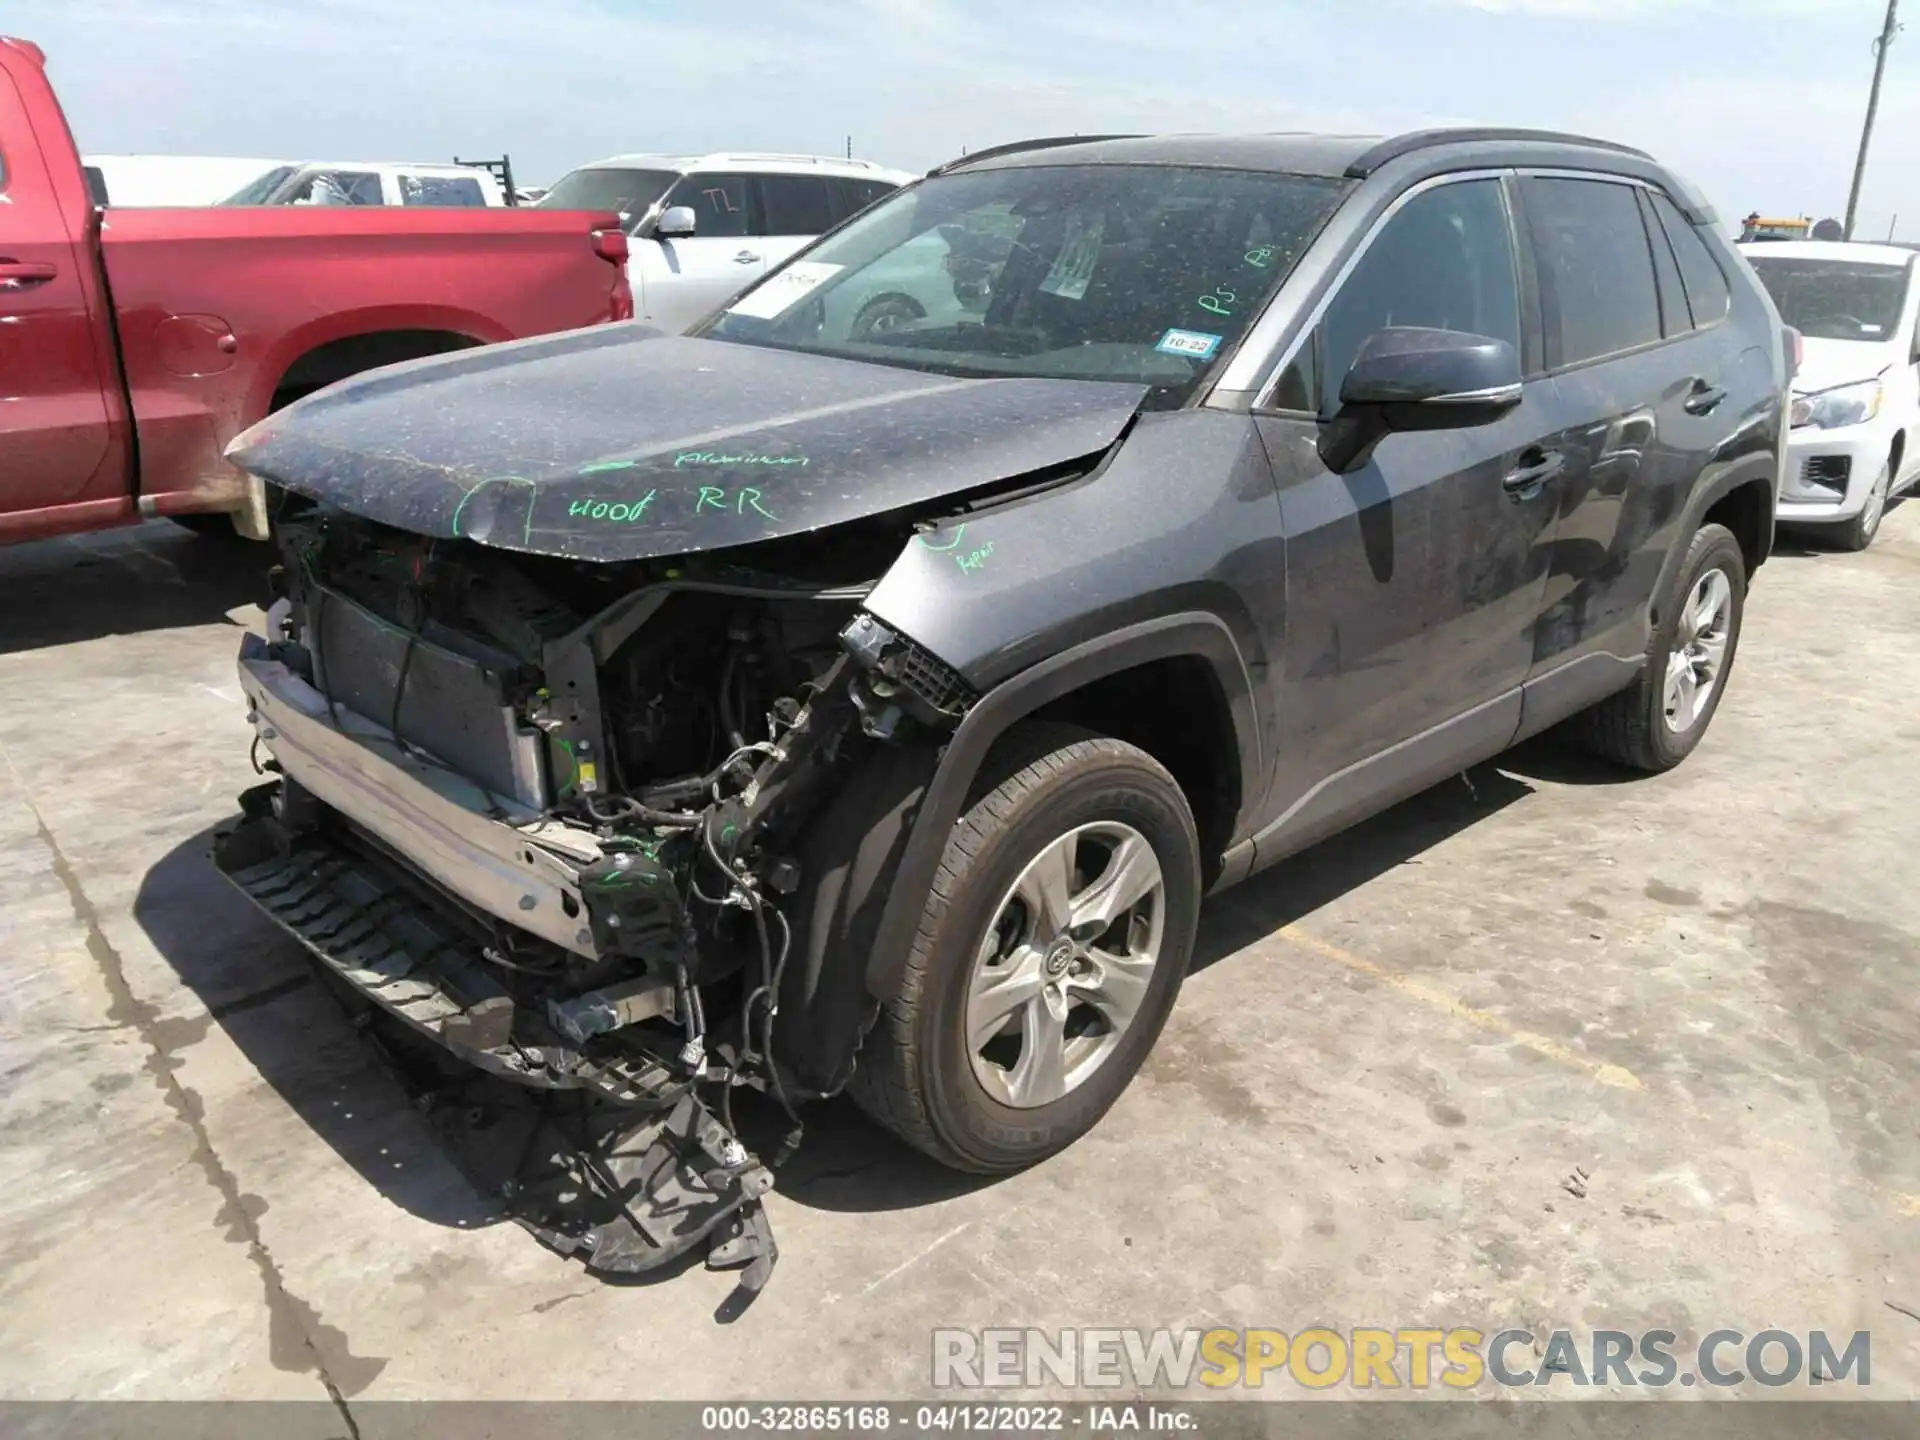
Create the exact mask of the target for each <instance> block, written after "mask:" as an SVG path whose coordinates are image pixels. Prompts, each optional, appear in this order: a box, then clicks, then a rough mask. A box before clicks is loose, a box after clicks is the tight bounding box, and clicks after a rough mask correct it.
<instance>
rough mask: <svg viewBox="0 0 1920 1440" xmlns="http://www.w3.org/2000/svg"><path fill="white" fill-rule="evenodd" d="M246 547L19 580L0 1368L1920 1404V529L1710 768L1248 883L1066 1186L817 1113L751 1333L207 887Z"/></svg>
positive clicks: (124, 1383)
mask: <svg viewBox="0 0 1920 1440" xmlns="http://www.w3.org/2000/svg"><path fill="white" fill-rule="evenodd" d="M260 564H261V562H260V560H259V558H258V556H257V555H256V554H254V553H253V552H245V553H243V554H240V555H238V556H237V557H236V553H235V552H234V550H233V549H232V548H231V547H221V546H218V545H212V544H208V543H206V542H202V541H198V540H195V539H192V538H190V537H188V536H186V535H184V534H181V533H178V532H176V531H174V530H172V529H170V528H169V527H167V526H165V525H158V526H154V527H149V528H147V529H145V530H141V531H137V532H129V533H122V534H116V535H110V536H99V537H88V538H83V539H78V540H71V541H62V542H56V543H51V544H46V545H35V546H24V547H16V548H13V549H10V550H5V551H0V695H4V697H5V702H4V704H0V964H4V966H5V973H6V985H5V987H4V989H0V1395H4V1396H7V1397H11V1398H16V1399H19V1398H35V1397H44V1398H67V1397H80V1398H122V1399H125V1398H161V1397H193V1398H210V1397H240V1398H271V1397H298V1398H310V1399H325V1398H326V1396H327V1395H328V1394H329V1393H330V1392H331V1393H332V1394H334V1395H336V1396H337V1397H338V1398H339V1399H340V1400H341V1401H342V1402H344V1403H345V1404H346V1405H348V1406H349V1407H351V1406H352V1405H353V1404H354V1403H356V1402H359V1401H362V1400H364V1401H367V1402H372V1401H376V1400H382V1399H407V1398H417V1397H466V1398H486V1397H522V1398H528V1397H585V1396H593V1397H607V1398H614V1397H680V1398H718V1397H747V1396H754V1397H774V1398H781V1397H784V1398H800V1397H856V1396H888V1395H891V1396H904V1395H923V1396H924V1395H925V1394H927V1393H928V1391H929V1388H930V1378H931V1377H930V1373H929V1356H930V1339H929V1333H930V1331H931V1330H932V1328H933V1327H935V1326H960V1327H982V1326H990V1325H1015V1326H1038V1327H1043V1328H1047V1329H1053V1328H1056V1327H1065V1326H1163V1325H1164V1326H1174V1327H1186V1326H1200V1327H1205V1326H1212V1325H1225V1326H1233V1327H1239V1326H1263V1327H1274V1328H1277V1329H1280V1330H1283V1331H1288V1332H1297V1331H1298V1330H1300V1329H1302V1328H1305V1327H1307V1326H1308V1325H1311V1324H1316V1323H1318V1324H1326V1325H1331V1326H1333V1327H1335V1328H1338V1329H1345V1328H1347V1327H1350V1326H1356V1325H1383V1326H1399V1327H1410V1326H1421V1325H1430V1326H1436V1327H1445V1326H1449V1325H1456V1324H1463V1325H1470V1326H1473V1327H1475V1328H1478V1329H1482V1330H1484V1331H1487V1332H1492V1331H1494V1330H1497V1329H1500V1328H1503V1327H1506V1326H1508V1325H1517V1326H1521V1327H1528V1328H1531V1329H1533V1330H1535V1331H1536V1332H1538V1333H1541V1334H1544V1333H1545V1332H1547V1331H1550V1330H1552V1329H1554V1328H1557V1327H1561V1326H1565V1327H1570V1328H1572V1329H1574V1330H1576V1331H1579V1332H1582V1333H1584V1332H1586V1331H1587V1330H1589V1329H1592V1328H1603V1327H1612V1328H1617V1329H1624V1330H1642V1329H1646V1328H1649V1327H1665V1328H1669V1329H1672V1330H1675V1331H1677V1332H1679V1335H1680V1348H1681V1349H1682V1350H1683V1351H1684V1349H1685V1347H1686V1346H1688V1345H1689V1344H1691V1343H1693V1342H1696V1341H1697V1340H1698V1339H1699V1338H1700V1337H1701V1336H1702V1335H1703V1334H1705V1333H1706V1332H1708V1331H1711V1330H1714V1329H1716V1328H1721V1327H1728V1328H1737V1329H1741V1330H1744V1331H1747V1332H1749V1333H1751V1332H1755V1331H1759V1330H1761V1329H1765V1328H1767V1327H1770V1326H1772V1327H1780V1328H1785V1329H1789V1330H1797V1331H1800V1332H1801V1333H1803V1334H1804V1332H1806V1331H1807V1330H1809V1329H1824V1330H1826V1331H1828V1332H1839V1333H1841V1334H1846V1333H1850V1332H1852V1331H1855V1330H1868V1331H1870V1332H1871V1333H1872V1336H1873V1350H1872V1365H1873V1388H1872V1392H1871V1393H1872V1394H1874V1395H1878V1396H1898V1397H1905V1398H1914V1397H1920V1134H1916V1130H1917V1127H1920V1121H1917V1120H1916V1117H1920V1071H1917V1070H1916V1066H1915V1064H1914V1056H1915V1052H1916V1049H1920V1003H1917V1002H1916V1000H1915V996H1914V985H1915V981H1916V979H1917V978H1920V902H1916V898H1915V891H1916V886H1917V884H1920V862H1917V861H1916V855H1915V852H1916V848H1917V847H1920V719H1917V718H1916V709H1915V706H1916V698H1915V697H1916V687H1915V682H1916V679H1917V678H1920V503H1914V504H1909V505H1907V506H1905V507H1903V508H1900V509H1898V510H1896V511H1895V512H1894V513H1893V514H1892V515H1890V516H1889V518H1888V520H1887V522H1886V527H1885V530H1884V532H1883V534H1882V538H1881V539H1880V541H1879V543H1878V544H1877V545H1876V546H1875V547H1874V548H1873V549H1872V550H1871V551H1870V552H1868V553H1867V554H1865V555H1860V556H1846V555H1838V554H1829V553H1809V552H1804V551H1797V550H1794V549H1792V548H1789V549H1788V550H1787V552H1786V553H1783V554H1781V555H1780V556H1779V557H1778V558H1776V559H1775V560H1774V561H1773V562H1772V563H1770V564H1769V565H1768V566H1767V568H1766V569H1765V571H1764V572H1763V573H1762V575H1761V576H1760V578H1759V581H1758V584H1757V587H1756V589H1755V591H1754V593H1753V597H1752V601H1751V606H1750V609H1749V611H1748V616H1747V628H1746V634H1745V638H1744V643H1743V645H1742V647H1741V651H1740V656H1739V662H1738V665H1737V668H1736V671H1735V673H1734V675H1733V681H1732V689H1731V692H1730V693H1729V695H1728V696H1727V698H1726V703H1725V704H1724V705H1723V706H1722V708H1721V710H1720V712H1719V716H1718V719H1717V721H1716V722H1715V725H1714V729H1713V732H1712V734H1711V735H1710V736H1709V737H1708V739H1707V741H1706V743H1705V745H1704V747H1703V748H1702V749H1701V750H1700V751H1699V753H1697V754H1696V755H1695V756H1694V757H1693V758H1692V760H1691V761H1689V763H1688V764H1687V765H1685V766H1684V767H1683V768H1682V769H1681V770H1680V771H1678V772H1677V773H1675V774H1673V775H1670V776H1667V777H1664V778H1661V779H1656V780H1644V779H1629V778H1627V777H1624V776H1621V775H1619V774H1616V773H1613V772H1609V771H1606V770H1603V769H1600V768H1598V767H1596V766H1594V765H1591V764H1589V763H1586V762H1584V761H1581V760H1579V759H1577V758H1575V757H1574V756H1572V755H1570V754H1569V753H1567V752H1565V751H1564V750H1562V749H1560V748H1557V747H1556V746H1554V745H1552V744H1536V745H1534V746H1531V747H1529V748H1528V749H1527V750H1525V751H1524V752H1523V753H1520V754H1517V755H1514V756H1510V757H1507V758H1506V759H1504V760H1503V761H1502V762H1501V763H1499V764H1498V765H1494V766H1487V767H1483V768H1481V769H1479V770H1476V771H1475V772H1473V773H1472V775H1471V776H1470V777H1469V780H1470V783H1466V782H1462V781H1454V782H1450V783H1448V784H1446V785H1443V786H1441V787H1439V788H1438V789H1436V790H1433V791H1431V792H1429V793H1428V794H1426V795H1424V796H1421V797H1419V798H1418V799H1416V800H1414V801H1412V802H1410V803H1408V804H1406V805H1403V806H1401V807H1399V808H1398V809H1396V810H1394V811H1392V812H1391V813H1390V814H1388V815H1386V816H1383V817H1381V818H1380V819H1378V820H1376V821H1374V822H1372V823H1370V824H1368V825H1366V826H1364V827H1362V828H1361V829H1359V830H1357V831H1355V832H1353V833H1350V834H1349V835H1347V836H1345V837H1343V838H1341V839H1339V840H1336V841H1334V842H1332V843H1330V844H1327V845H1325V846H1322V847H1321V848H1320V849H1319V850H1318V851H1316V852H1314V853H1312V854H1310V855H1308V856H1306V857H1303V858H1302V859H1300V860H1298V861H1296V862H1293V863H1291V864H1289V865H1286V866H1284V867H1282V868H1280V869H1279V870H1278V871H1275V872H1271V873H1269V874H1267V875H1264V876H1262V877H1260V878H1258V879H1256V880H1254V881H1253V882H1250V883H1249V884H1248V885H1246V886H1244V887H1243V888H1242V889H1240V890H1239V891H1236V892H1234V893H1232V894H1231V895H1229V896H1225V897H1222V898H1220V899H1219V900H1216V901H1215V902H1213V903H1212V904H1211V905H1210V907H1209V910H1208V913H1207V916H1206V919H1205V923H1204V925H1203V928H1202V935H1201V944H1200V951H1201V954H1200V958H1199V961H1198V963H1197V965H1196V969H1195V973H1194V974H1193V975H1192V977H1191V978H1190V979H1189V980H1188V982H1187V985H1186V990H1185V993H1184V995H1183V996H1182V999H1181V1002H1180V1006H1179V1009H1178V1011H1177V1012H1176V1014H1175V1016H1174V1018H1173V1020H1172V1022H1171V1024H1170V1026H1169V1029H1168V1031H1167V1033H1166V1035H1165V1037H1164V1039H1163V1040H1162V1042H1161V1045H1160V1047H1159V1050H1158V1052H1157V1054H1156V1055H1155V1057H1154V1059H1153V1061H1152V1062H1151V1065H1150V1068H1149V1070H1148V1071H1147V1073H1146V1074H1145V1075H1144V1076H1143V1077H1142V1078H1141V1080H1140V1081H1139V1082H1137V1083H1136V1084H1135V1085H1134V1086H1133V1087H1132V1089H1131V1091H1130V1092H1129V1093H1128V1094H1127V1095H1126V1096H1125V1097H1124V1099H1123V1100H1122V1101H1121V1103H1120V1105H1119V1106H1118V1107H1117V1109H1116V1110H1115V1111H1114V1113H1113V1114H1112V1115H1111V1116H1110V1117H1109V1118H1108V1119H1107V1121H1106V1122H1105V1123H1104V1124H1102V1125H1101V1126H1100V1127H1099V1128H1098V1130H1097V1131H1096V1132H1095V1133H1094V1134H1093V1135H1091V1136H1090V1137H1089V1138H1088V1139H1087V1140H1085V1141H1084V1142H1083V1143H1081V1144H1079V1145H1077V1146H1075V1147H1074V1148H1073V1149H1072V1150H1071V1151H1070V1152H1069V1153H1067V1154H1066V1155H1064V1156H1062V1157H1060V1158H1059V1159H1057V1160H1055V1161H1054V1162H1052V1163H1051V1164H1048V1165H1045V1166H1042V1167H1040V1168H1039V1169H1037V1170H1035V1171H1033V1172H1030V1173H1028V1174H1024V1175H1021V1176H1017V1177H1015V1178H1012V1179H1007V1180H1001V1181H998V1182H994V1183H982V1182H979V1181H976V1180H970V1179H963V1178H958V1177H955V1176H953V1175H950V1174H947V1173H944V1172H942V1171H940V1170H939V1169H937V1168H935V1167H934V1166H932V1165H931V1164H930V1163H927V1162H923V1161H922V1160H920V1159H918V1158H917V1157H916V1156H914V1155H912V1154H910V1153H908V1152H906V1151H905V1150H903V1149H902V1148H900V1147H899V1146H897V1145H895V1144H894V1143H892V1142H891V1141H889V1140H888V1139H887V1138H885V1137H883V1136H882V1135H880V1134H879V1133H878V1132H876V1131H875V1130H873V1129H871V1128H870V1127H869V1126H867V1125H866V1124H865V1123H864V1121H862V1120H861V1119H860V1118H859V1117H858V1116H857V1115H856V1114H854V1113H853V1112H852V1111H851V1110H850V1109H848V1108H842V1107H829V1108H828V1109H826V1110H825V1111H824V1112H823V1113H821V1114H820V1115H819V1116H818V1117H817V1123H816V1124H815V1126H814V1132H815V1133H814V1136H813V1138H812V1139H811V1140H810V1141H809V1144H808V1147H807V1148H806V1150H804V1151H803V1152H802V1155H801V1157H800V1158H799V1159H797V1160H796V1161H795V1162H794V1165H793V1167H792V1168H791V1171H790V1172H789V1173H787V1174H786V1175H785V1176H784V1177H783V1180H782V1188H781V1190H780V1191H779V1192H778V1193H776V1194H775V1195H774V1196H773V1198H772V1200H771V1202H770V1204H771V1213H772V1217H773V1220H774V1224H775V1228H776V1230H777V1232H778V1234H779V1237H780V1240H781V1244H782V1247H783V1251H784V1255H783V1258H782V1260H781V1262H780V1266H779V1269H778V1271H777V1273H776V1274H775V1277H774V1280H773V1283H772V1285H771V1287H770V1288H769V1290H768V1291H767V1293H766V1294H765V1295H764V1296H763V1297H762V1299H761V1300H760V1301H759V1303H758V1304H757V1305H756V1306H754V1307H753V1308H752V1309H751V1310H750V1311H748V1313H747V1314H746V1315H745V1316H744V1318H742V1319H740V1320H739V1321H738V1322H737V1323H735V1324H732V1325H731V1326H722V1325H719V1324H717V1323H716V1322H715V1320H714V1319H713V1313H714V1311H715V1309H716V1307H717V1306H718V1305H719V1304H720V1302H721V1301H722V1300H723V1299H724V1297H725V1296H726V1294H727V1292H728V1290H729V1289H730V1288H731V1285H732V1279H731V1278H730V1277H727V1276H720V1275H713V1274H709V1273H707V1272H706V1271H704V1270H703V1269H700V1268H698V1267H697V1266H696V1267H693V1268H690V1269H687V1270H686V1271H685V1272H684V1273H680V1274H676V1275H674V1276H672V1277H670V1278H668V1279H666V1280H664V1281H661V1282H659V1283H655V1284H651V1285H636V1286H616V1285H609V1284H605V1283H601V1282H599V1281H596V1280H594V1279H592V1278H590V1277H588V1276H587V1275H586V1274H584V1273H583V1272H582V1271H581V1270H580V1268H579V1267H578V1266H577V1265H574V1264H571V1263H568V1262H564V1261H562V1260H559V1259H557V1258H555V1257H554V1256H552V1255H551V1254H549V1253H548V1252H546V1251H545V1250H543V1249H541V1248H540V1247H539V1246H538V1245H537V1244H536V1243H535V1242H534V1241H533V1240H532V1239H531V1238H530V1237H529V1236H527V1235H526V1234H525V1233H523V1232H522V1231H521V1230H520V1229H518V1228H517V1227H516V1226H514V1225H512V1224H510V1223H505V1222H502V1221H501V1220H500V1219H499V1217H498V1215H497V1214H496V1213H495V1212H494V1210H493V1209H492V1207H491V1206H490V1205H489V1204H488V1203H487V1202H486V1201H484V1200H483V1199H481V1198H480V1197H478V1196H476V1195H475V1194H474V1193H473V1192H472V1191H471V1190H470V1189H469V1188H468V1186H467V1185H466V1184H465V1183H464V1182H463V1181H462V1180H461V1178H460V1177H459V1176H458V1174H457V1173H455V1172H454V1171H453V1169H452V1168H451V1167H450V1165H449V1164H448V1162H447V1161H446V1160H445V1159H444V1158H443V1157H442V1156H441V1155H440V1154H439V1152H438V1151H437V1150H436V1149H435V1147H434V1145H433V1143H432V1141H431V1140H430V1139H429V1137H428V1135H427V1132H426V1130H425V1128H424V1125H423V1122H422V1121H421V1120H420V1118H419V1117H418V1116H417V1115H416V1114H415V1113H414V1112H413V1111H412V1110H411V1109H409V1108H408V1107H407V1105H406V1104H405V1102H404V1101H403V1099H402V1097H401V1095H400V1094H399V1092H398V1090H397V1089H396V1087H395V1086H394V1084H393V1083H392V1082H391V1081H390V1080H389V1079H388V1078H387V1077H386V1075H385V1073H384V1072H383V1071H382V1070H381V1069H379V1068H378V1066H377V1065H376V1064H375V1063H374V1062H373V1060H372V1059H371V1058H370V1056H369V1054H368V1053H367V1051H366V1050H365V1048H364V1047H363V1045H362V1043H361V1042H360V1040H359V1038H358V1037H357V1036H356V1035H355V1034H354V1033H352V1032H351V1031H350V1030H349V1029H348V1028H347V1026H346V1025H345V1023H344V1022H343V1020H342V1017H341V1015H340V1013H339V1011H338V1010H337V1009H336V1007H335V1005H334V1003H333V1002H332V1000H331V999H330V998H329V997H328V995H327V994H326V993H324V992H323V991H322V990H321V989H320V988H318V987H317V986H316V984H314V983H313V982H312V981H311V980H310V978H309V972H308V971H307V969H306V966H305V962H304V961H303V959H302V956H301V953H300V952H299V950H298V949H297V947H296V946H294V945H293V944H292V943H291V942H289V941H286V940H284V939H282V938H281V937H280V936H279V934H278V932H276V931H275V930H273V929H272V928H271V927H270V926H269V925H268V924H267V923H265V922H264V921H263V920H261V919H259V918H258V917H257V916H256V915H255V914H254V912H253V911H252V909H251V908H250V907H249V905H248V904H247V903H246V902H244V901H243V900H241V899H240V898H239V897H238V896H237V895H236V894H234V893H231V892H230V891H229V890H228V889H227V888H226V886H225V885H224V883H223V882H221V881H220V880H219V879H218V878H217V877H216V876H215V875H214V874H213V873H212V871H211V870H210V869H209V867H208V866H207V864H206V863H205V861H204V860H203V858H202V855H203V850H204V847H205V846H206V844H207V839H208V834H209V831H210V830H211V828H212V827H213V826H214V825H215V824H216V823H217V822H219V821H221V820H222V819H224V818H225V817H226V816H227V815H228V813H229V811H230V810H231V808H232V803H233V796H234V795H235V794H236V792H238V791H239V790H240V789H242V788H243V787H244V786H246V785H248V784H250V783H252V782H253V779H254V777H253V774H252V772H251V770H250V769H249V766H248V763H247V738H248V735H247V730H246V728H245V726H244V724H243V718H242V709H241V704H240V696H239V692H238V690H237V688H236V686H235V682H234V679H233V675H232V661H233V653H234V650H235V647H236V644H237V640H238V636H239V633H240V629H241V627H242V626H244V625H246V624H248V623H250V622H254V621H257V615H258V612H257V611H256V610H254V609H253V608H252V602H253V601H254V600H255V599H256V597H257V596H258V594H259V583H260V577H259V574H258V571H259V567H260ZM1582 1177H1584V1178H1582ZM1575 1192H1583V1193H1575ZM1896 1307H1905V1308H1904V1311H1903V1310H1902V1309H1900V1308H1896ZM1279 1388H1280V1393H1281V1394H1297V1393H1298V1390H1297V1387H1292V1386H1290V1385H1283V1386H1281V1387H1279ZM1758 1393H1760V1394H1764V1393H1773V1392H1758ZM1756 1398H1757V1397H1756Z"/></svg>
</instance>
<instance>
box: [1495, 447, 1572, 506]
mask: <svg viewBox="0 0 1920 1440" xmlns="http://www.w3.org/2000/svg"><path fill="white" fill-rule="evenodd" d="M1566 468H1567V457H1566V456H1564V455H1562V454H1561V453H1560V452H1559V451H1558V450H1542V449H1540V448H1538V447H1537V446H1536V447H1534V448H1533V449H1530V450H1523V451H1521V452H1520V463H1519V464H1518V465H1517V466H1515V467H1514V468H1513V469H1511V470H1509V471H1508V472H1507V476H1506V479H1504V480H1502V481H1501V482H1500V488H1501V489H1503V490H1505V491H1506V492H1507V494H1509V495H1511V496H1512V497H1513V498H1514V499H1515V500H1531V499H1532V498H1533V497H1534V496H1536V495H1538V494H1539V493H1540V492H1541V490H1543V489H1545V488H1546V484H1547V482H1548V481H1549V480H1551V479H1553V478H1554V477H1555V476H1556V475H1558V474H1559V473H1560V472H1561V471H1562V470H1564V469H1566Z"/></svg>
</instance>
